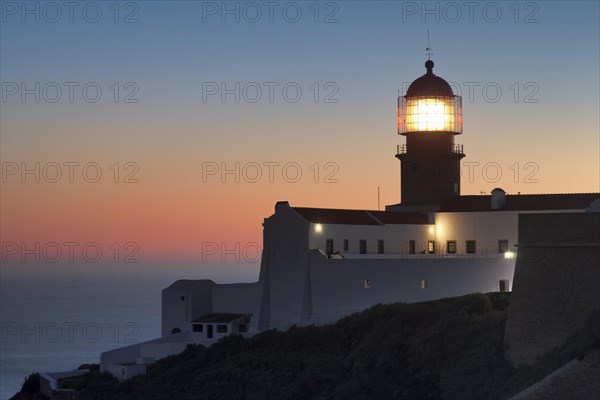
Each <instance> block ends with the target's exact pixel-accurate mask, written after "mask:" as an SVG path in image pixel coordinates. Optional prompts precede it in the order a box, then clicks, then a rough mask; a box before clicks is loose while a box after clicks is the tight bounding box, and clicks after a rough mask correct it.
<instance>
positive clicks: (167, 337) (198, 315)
mask: <svg viewBox="0 0 600 400" xmlns="http://www.w3.org/2000/svg"><path fill="white" fill-rule="evenodd" d="M425 65H426V67H427V73H426V74H425V75H423V76H422V77H420V78H418V79H417V80H415V81H414V82H413V83H412V84H411V85H410V87H409V88H408V90H407V93H406V95H405V96H402V97H400V98H399V99H398V109H399V115H398V123H399V126H398V133H399V134H401V135H404V136H406V145H403V146H402V147H400V146H399V147H398V152H397V155H396V157H397V158H398V159H399V160H400V161H401V189H402V193H401V203H400V204H397V205H391V206H388V207H386V211H373V210H342V209H321V208H304V207H293V206H291V205H290V204H289V203H288V202H286V201H281V202H278V203H277V204H276V205H275V212H274V214H273V215H271V216H270V217H268V218H266V219H265V220H264V224H263V227H264V229H263V252H262V258H261V267H260V275H259V277H258V281H257V282H255V283H249V284H248V283H244V284H228V285H220V284H216V283H214V282H213V281H210V280H181V281H177V282H175V283H173V284H172V285H171V286H169V287H168V288H166V289H164V290H163V293H162V337H161V338H160V339H156V340H154V341H150V342H145V343H140V344H136V345H132V346H128V347H125V348H121V349H116V350H112V351H108V352H104V353H102V356H101V368H102V370H107V371H116V373H117V374H119V373H120V374H121V375H122V377H123V376H127V374H128V369H127V367H128V366H131V367H130V368H131V369H132V370H131V373H132V374H135V373H139V372H140V371H141V369H142V368H141V367H139V366H140V365H146V364H148V363H151V362H153V361H154V360H155V359H158V358H161V357H164V356H166V355H169V354H174V353H176V352H179V351H181V350H183V349H184V348H185V346H187V344H189V343H202V344H207V345H209V344H212V343H214V342H215V341H216V340H218V339H219V338H221V337H223V336H225V335H228V334H232V333H235V334H241V335H244V336H250V335H252V334H255V333H256V332H260V331H262V330H265V329H272V328H278V329H286V328H288V327H290V326H292V325H308V324H327V323H333V322H335V321H337V320H338V319H339V318H341V317H343V316H345V315H348V314H351V313H353V312H357V311H361V310H364V309H365V308H368V307H371V306H373V305H375V304H377V303H393V302H418V301H426V300H434V299H439V298H444V297H450V296H460V295H464V294H468V293H474V292H493V291H509V290H510V289H511V285H512V279H513V273H514V268H515V258H516V253H517V252H518V243H519V240H518V239H519V238H518V215H519V214H520V213H524V212H526V213H548V212H584V211H585V209H586V208H588V207H590V206H591V204H592V202H593V201H594V199H598V198H600V193H589V194H540V195H521V194H517V195H512V194H511V195H507V194H506V193H505V192H504V190H502V189H498V188H497V189H494V190H493V191H492V193H491V195H488V196H461V195H460V160H461V159H462V158H463V157H464V154H463V148H462V146H460V145H455V144H454V137H455V136H456V135H460V134H461V133H462V103H461V99H460V97H459V96H455V95H454V94H453V92H452V89H451V88H450V85H448V83H447V82H446V81H445V80H443V79H442V78H440V77H437V76H435V75H434V74H433V72H432V70H433V62H432V61H427V63H426V64H425ZM136 360H137V361H136ZM139 360H142V361H143V360H146V361H143V362H141V363H140V362H139Z"/></svg>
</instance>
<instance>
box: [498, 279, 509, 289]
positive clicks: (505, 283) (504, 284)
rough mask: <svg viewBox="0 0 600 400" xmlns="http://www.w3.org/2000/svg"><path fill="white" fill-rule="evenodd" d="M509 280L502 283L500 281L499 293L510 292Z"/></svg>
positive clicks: (503, 280)
mask: <svg viewBox="0 0 600 400" xmlns="http://www.w3.org/2000/svg"><path fill="white" fill-rule="evenodd" d="M509 283H510V282H509V280H508V279H502V280H500V281H498V291H499V292H508V290H509V287H508V286H509Z"/></svg>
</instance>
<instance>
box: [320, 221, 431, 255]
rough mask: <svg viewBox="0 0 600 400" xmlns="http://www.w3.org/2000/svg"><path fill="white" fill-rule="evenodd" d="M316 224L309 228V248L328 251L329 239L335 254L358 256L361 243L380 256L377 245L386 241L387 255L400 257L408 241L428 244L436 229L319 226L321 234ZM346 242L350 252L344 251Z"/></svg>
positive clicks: (426, 225)
mask: <svg viewBox="0 0 600 400" xmlns="http://www.w3.org/2000/svg"><path fill="white" fill-rule="evenodd" d="M316 225H317V224H311V226H310V228H309V248H310V249H322V250H325V248H326V241H327V239H333V240H334V242H333V243H334V251H339V252H340V253H342V254H346V253H347V254H358V253H359V250H360V249H359V241H360V240H361V239H365V240H367V253H371V254H376V253H377V241H378V240H384V252H385V253H388V254H390V253H394V254H401V253H407V252H408V241H409V240H415V241H416V242H417V243H420V242H421V243H426V242H427V240H433V239H434V237H435V235H434V232H433V229H431V233H430V227H433V225H429V224H423V225H421V224H411V225H397V224H386V225H345V224H320V225H321V232H317V230H316ZM344 239H348V244H349V248H348V251H344V247H343V244H344Z"/></svg>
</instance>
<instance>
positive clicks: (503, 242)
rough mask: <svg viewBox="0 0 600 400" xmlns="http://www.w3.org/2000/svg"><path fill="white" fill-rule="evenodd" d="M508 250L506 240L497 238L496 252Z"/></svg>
mask: <svg viewBox="0 0 600 400" xmlns="http://www.w3.org/2000/svg"><path fill="white" fill-rule="evenodd" d="M507 251H508V240H498V253H506V252H507Z"/></svg>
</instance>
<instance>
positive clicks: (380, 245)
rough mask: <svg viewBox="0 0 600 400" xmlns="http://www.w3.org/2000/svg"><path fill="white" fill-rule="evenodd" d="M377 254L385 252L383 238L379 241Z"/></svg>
mask: <svg viewBox="0 0 600 400" xmlns="http://www.w3.org/2000/svg"><path fill="white" fill-rule="evenodd" d="M377 254H383V240H378V241H377Z"/></svg>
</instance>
